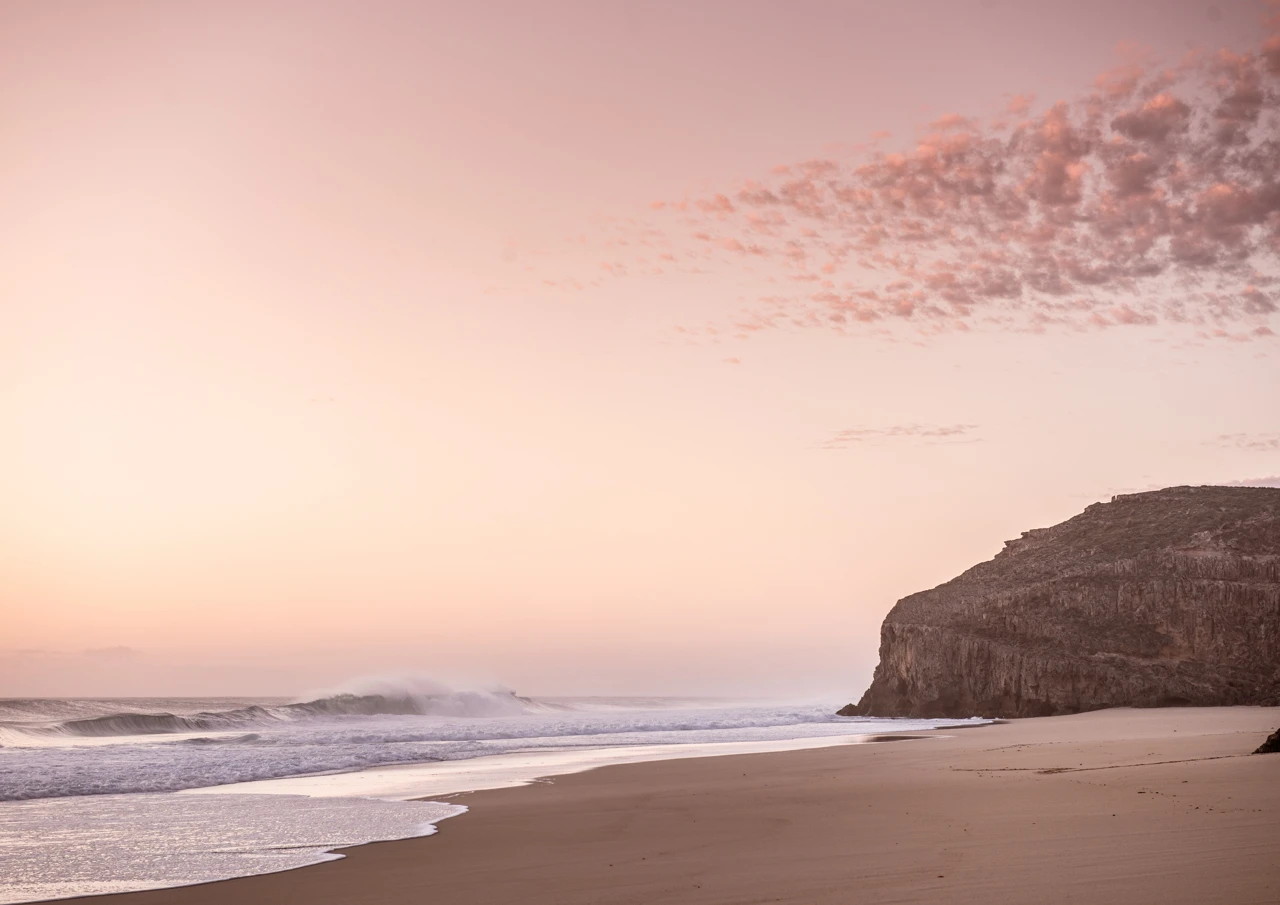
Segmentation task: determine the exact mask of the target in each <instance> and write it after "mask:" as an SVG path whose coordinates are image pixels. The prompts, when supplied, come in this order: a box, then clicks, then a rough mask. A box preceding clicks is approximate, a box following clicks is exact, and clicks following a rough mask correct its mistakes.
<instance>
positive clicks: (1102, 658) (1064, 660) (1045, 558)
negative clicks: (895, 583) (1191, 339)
mask: <svg viewBox="0 0 1280 905" xmlns="http://www.w3.org/2000/svg"><path fill="white" fill-rule="evenodd" d="M1219 704H1280V489H1269V488H1255V487H1173V488H1169V489H1167V490H1158V491H1155V492H1153V493H1136V494H1127V495H1124V496H1118V497H1115V498H1114V499H1112V501H1111V502H1110V503H1098V504H1095V505H1093V506H1090V507H1088V508H1087V509H1086V510H1085V511H1084V512H1083V513H1081V514H1080V515H1078V516H1076V517H1075V518H1073V519H1070V520H1069V521H1066V522H1063V523H1062V524H1060V525H1055V526H1054V527H1052V528H1042V529H1038V530H1035V531H1028V532H1026V533H1024V534H1023V535H1022V537H1021V538H1019V539H1018V540H1014V541H1009V542H1008V543H1007V544H1006V545H1005V549H1004V550H1003V551H1001V553H1000V554H998V555H997V556H996V557H995V558H994V559H992V560H991V561H990V562H985V563H982V564H981V565H977V566H974V567H973V568H972V569H970V570H969V571H967V572H965V573H964V574H963V575H961V576H960V577H959V578H955V579H953V580H952V581H949V582H947V583H946V584H944V585H940V586H938V587H936V588H934V589H933V590H931V591H923V592H921V593H919V594H913V595H911V596H910V597H905V598H903V599H902V600H900V601H898V603H897V605H896V606H894V608H893V609H892V610H891V611H890V612H889V615H888V616H887V617H886V618H885V621H884V626H883V627H882V629H881V635H880V665H879V666H877V667H876V671H875V677H874V678H873V680H872V682H871V687H870V688H868V689H867V692H866V694H864V695H863V696H862V699H861V701H859V702H858V704H857V707H856V710H857V712H858V713H860V714H864V715H869V716H929V717H933V716H941V717H963V716H971V715H982V716H1002V717H1022V716H1047V715H1051V714H1058V713H1077V712H1080V711H1083V710H1096V709H1099V708H1102V707H1122V706H1130V707H1158V706H1166V705H1219Z"/></svg>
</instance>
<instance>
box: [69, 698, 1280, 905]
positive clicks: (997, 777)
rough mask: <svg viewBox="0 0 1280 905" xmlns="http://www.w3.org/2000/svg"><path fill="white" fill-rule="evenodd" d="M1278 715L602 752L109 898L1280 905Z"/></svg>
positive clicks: (1197, 711)
mask: <svg viewBox="0 0 1280 905" xmlns="http://www.w3.org/2000/svg"><path fill="white" fill-rule="evenodd" d="M1277 726H1280V708H1256V707H1240V708H1187V709H1168V710H1108V711H1101V712H1097V713H1089V714H1082V715H1078V716H1067V717H1051V718H1045V719H1033V720H1019V721H1014V722H1011V723H1007V724H1001V725H995V726H989V727H984V728H974V729H965V730H963V731H954V732H947V731H939V732H934V733H919V735H922V736H934V737H931V738H927V739H925V740H919V741H917V740H912V741H893V742H885V743H881V744H862V745H848V746H840V747H835V748H824V749H817V750H808V751H793V752H785V753H771V754H752V755H742V756H732V757H711V758H701V759H688V760H674V761H665V762H660V763H644V764H628V765H621V766H612V767H605V768H603V769H600V770H596V771H593V772H590V773H583V774H578V775H571V776H564V777H560V778H557V779H555V780H554V781H551V782H542V783H537V784H534V785H531V786H527V787H523V788H518V789H505V790H500V791H493V792H480V793H475V794H468V795H461V796H457V797H456V798H454V799H452V800H454V801H458V802H460V803H463V804H466V805H468V806H469V807H470V808H471V811H470V813H468V814H465V815H463V816H461V817H456V818H453V819H450V820H447V821H445V822H444V823H442V824H441V825H440V832H439V833H438V834H437V835H435V836H432V837H430V838H425V839H411V840H405V841H400V842H383V843H376V844H373V845H368V846H363V847H360V848H354V849H348V850H347V851H346V852H345V854H346V855H347V857H346V858H345V859H343V860H341V861H335V862H330V863H327V864H322V865H317V866H314V867H308V868H304V869H302V870H296V871H290V872H287V873H282V874H272V875H267V876H260V877H248V878H244V879H238V880H228V881H223V882H219V883H211V884H206V885H203V886H193V887H187V888H183V889H171V890H157V891H153V892H144V893H128V894H123V895H116V896H111V897H109V898H107V897H99V898H98V899H97V900H90V899H85V900H73V901H85V902H88V901H100V903H101V905H108V903H109V905H161V903H174V905H231V903H248V905H259V903H262V905H266V903H272V905H277V903H305V905H322V903H323V905H327V903H346V905H356V903H361V905H410V903H412V905H422V903H428V902H433V903H448V905H472V903H476V905H479V903H484V905H495V903H526V905H541V903H547V905H551V903H555V905H574V903H583V905H585V903H591V905H604V903H609V905H623V903H627V905H633V903H634V905H641V903H659V902H661V903H667V902H670V903H764V902H794V903H857V902H868V903H871V902H874V903H895V902H901V903H906V902H912V903H924V902H929V903H983V905H999V903H1011V905H1012V903H1018V905H1025V903H1036V905H1056V903H1064V902H1074V903H1082V905H1084V903H1087V905H1107V903H1117V905H1121V903H1123V905H1143V903H1152V905H1156V903H1159V905H1169V903H1197V905H1203V903H1217V902H1220V903H1232V905H1248V903H1257V905H1276V903H1280V755H1256V756H1251V755H1249V753H1248V752H1250V751H1252V750H1253V749H1254V748H1255V747H1257V745H1258V744H1260V743H1261V742H1262V740H1263V739H1264V738H1265V737H1266V735H1267V734H1268V733H1270V732H1271V731H1273V730H1274V729H1275V728H1276V727H1277Z"/></svg>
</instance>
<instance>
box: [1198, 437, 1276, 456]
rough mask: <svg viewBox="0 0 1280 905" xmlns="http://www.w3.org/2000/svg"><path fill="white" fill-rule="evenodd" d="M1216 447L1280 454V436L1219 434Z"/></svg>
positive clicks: (1215, 440) (1214, 440)
mask: <svg viewBox="0 0 1280 905" xmlns="http://www.w3.org/2000/svg"><path fill="white" fill-rule="evenodd" d="M1212 443H1213V445H1214V446H1228V447H1233V448H1235V449H1251V450H1255V451H1257V452H1280V434H1219V435H1218V436H1217V437H1215V438H1214V439H1213V441H1212Z"/></svg>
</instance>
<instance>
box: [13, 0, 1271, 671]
mask: <svg viewBox="0 0 1280 905" xmlns="http://www.w3.org/2000/svg"><path fill="white" fill-rule="evenodd" d="M1275 12H1277V10H1276V9H1275V8H1274V7H1272V8H1270V11H1269V8H1268V7H1266V6H1265V5H1263V4H1259V3H1254V2H1241V3H1227V2H1218V3H1216V4H1215V3H1204V2H1197V3H1172V2H1165V0H1155V2H1132V3H1126V2H1119V3H1117V2H1105V3H1101V2H1100V3H1088V2H1085V3H1077V4H1070V5H1064V4H1058V3H1012V2H987V3H942V2H939V3H933V4H920V5H911V6H910V8H908V5H897V4H884V3H879V2H876V3H870V2H868V3H852V2H850V3H830V4H824V3H785V4H784V3H741V2H734V3H728V2H726V3H698V4H686V3H669V4H666V3H660V4H631V5H624V4H620V3H576V4H568V3H547V4H536V5H532V4H505V5H495V4H427V3H409V2H404V3H398V2H374V3H359V4H357V3H339V2H332V3H330V2H325V3H312V2H292V3H290V2H253V3H249V2H219V3H196V2H189V3H158V2H157V3H139V2H119V3H113V4H90V3H61V2H49V0H39V2H36V0H31V2H10V3H7V4H4V5H3V6H0V110H2V111H3V117H2V118H0V197H3V198H4V207H3V211H2V212H0V299H3V301H2V302H0V419H2V423H4V424H5V425H6V426H7V430H6V432H5V435H4V436H5V442H4V443H3V444H0V500H3V501H4V504H3V507H0V551H3V553H0V610H2V612H3V617H2V622H3V626H4V629H3V632H0V696H15V695H39V694H101V695H121V694H148V693H154V694H165V693H200V694H204V693H253V692H258V693H264V694H266V693H281V694H290V693H295V692H300V691H302V690H304V689H306V688H314V687H321V686H329V685H333V684H334V683H337V682H340V681H341V680H342V679H344V678H346V677H349V676H353V675H359V674H365V673H384V672H394V671H398V670H417V671H426V672H434V673H437V674H439V675H442V676H446V677H448V676H470V677H478V678H479V679H482V680H494V681H500V682H503V683H505V684H507V685H510V686H513V687H516V688H517V689H519V690H521V691H527V692H530V693H584V694H590V693H601V694H608V693H699V692H704V693H725V694H734V693H743V694H747V693H749V694H788V695H794V694H810V693H813V694H825V695H828V696H835V697H856V695H857V694H858V693H859V692H860V691H861V690H862V688H863V686H864V685H865V683H866V681H867V680H868V679H869V676H870V670H871V668H872V666H874V663H875V652H876V645H877V641H878V628H879V623H880V620H881V619H882V618H883V616H884V614H885V612H887V610H888V608H889V607H890V606H891V605H892V604H893V602H894V601H895V600H896V599H897V598H898V597H900V596H903V595H904V594H907V593H910V592H912V591H915V590H919V589H922V588H926V587H930V586H932V585H934V584H937V583H939V582H941V581H944V580H946V579H948V578H951V577H953V576H954V575H955V574H957V573H958V572H959V571H961V570H963V569H964V568H967V567H968V566H969V565H972V564H973V563H975V562H977V561H979V560H982V559H986V558H989V557H990V556H991V555H993V554H994V553H995V552H997V551H998V550H999V549H1000V547H1001V545H1002V542H1003V541H1004V540H1006V539H1008V538H1011V537H1015V536H1017V535H1018V534H1019V533H1020V532H1021V531H1023V530H1026V529H1028V528H1032V527H1036V526H1042V525H1046V524H1050V523H1053V522H1056V521H1060V520H1062V519H1063V518H1066V517H1069V516H1070V515H1072V514H1074V513H1075V512H1077V511H1078V510H1080V509H1081V508H1083V506H1084V505H1086V504H1088V503H1090V502H1093V501H1095V500H1098V499H1103V498H1106V497H1108V496H1109V495H1111V494H1112V493H1116V492H1123V491H1127V490H1140V489H1147V488H1151V487H1156V486H1165V485H1169V484H1179V483H1219V482H1231V481H1242V480H1257V479H1266V478H1268V477H1269V476H1278V475H1280V389H1278V388H1280V364H1278V361H1280V359H1278V358H1277V354H1278V352H1280V350H1278V348H1277V343H1280V339H1277V337H1276V336H1275V332H1280V316H1277V315H1276V313H1275V311H1276V300H1277V298H1280V283H1277V282H1276V280H1277V277H1278V276H1280V267H1278V266H1277V265H1278V264H1280V261H1278V258H1280V255H1278V248H1280V227H1278V225H1277V224H1278V222H1280V220H1278V218H1280V189H1278V188H1277V183H1276V173H1277V172H1278V171H1280V151H1277V148H1276V142H1277V140H1278V139H1280V122H1278V120H1277V115H1278V111H1280V105H1278V95H1280V38H1278V37H1276V34H1277V32H1276V30H1275V27H1274V23H1272V24H1268V23H1267V22H1266V21H1265V20H1266V18H1267V16H1268V15H1269V14H1271V13H1275ZM1222 48H1230V49H1231V50H1232V53H1230V54H1224V53H1222V52H1221V51H1222ZM886 133H887V134H886ZM966 186H967V188H966ZM1274 480H1275V481H1276V482H1277V483H1280V478H1276V479H1274Z"/></svg>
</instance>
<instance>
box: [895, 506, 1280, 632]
mask: <svg viewBox="0 0 1280 905" xmlns="http://www.w3.org/2000/svg"><path fill="white" fill-rule="evenodd" d="M1159 553H1182V554H1185V555H1191V556H1219V555H1232V556H1237V557H1246V558H1250V559H1261V560H1276V559H1280V488H1271V487H1213V486H1203V487H1168V488H1165V489H1164V490H1153V491H1150V492H1146V493H1127V494H1121V495H1119V496H1115V497H1112V499H1111V501H1110V502H1107V503H1094V504H1093V505H1092V506H1089V507H1088V508H1086V509H1085V510H1084V512H1082V513H1080V514H1079V515H1077V516H1075V517H1074V518H1071V519H1068V520H1067V521H1065V522H1062V523H1060V524H1057V525H1054V526H1052V527H1049V528H1036V529H1033V530H1031V531H1026V532H1024V533H1023V534H1022V536H1021V537H1020V538H1017V539H1016V540H1011V541H1007V542H1006V543H1005V547H1004V549H1003V550H1001V551H1000V552H999V553H998V554H996V556H995V558H994V559H991V560H988V561H987V562H984V563H980V564H978V565H976V566H974V567H973V568H971V569H969V570H968V571H966V572H964V573H963V574H962V575H960V576H959V577H957V578H954V579H952V580H951V581H948V582H946V583H945V584H942V585H939V586H938V587H936V588H933V589H932V590H928V591H922V592H920V593H918V594H913V595H911V596H910V597H905V598H903V599H902V600H901V601H899V603H898V605H897V606H896V607H894V612H893V613H891V614H890V618H891V619H892V618H894V617H895V616H897V617H901V616H904V615H908V614H910V613H912V611H914V610H916V609H917V608H919V607H921V606H926V607H927V606H928V605H929V604H931V603H933V602H936V601H938V600H939V599H940V598H942V597H944V596H945V597H952V596H959V597H969V596H972V595H987V594H991V593H999V592H1000V591H1001V590H1003V589H1005V588H1010V587H1025V586H1026V585H1028V584H1031V583H1034V582H1038V581H1044V580H1047V579H1050V578H1056V577H1062V576H1065V575H1069V574H1072V573H1078V572H1081V571H1086V570H1088V569H1089V568H1090V567H1093V566H1098V565H1102V564H1105V563H1112V562H1119V561H1123V560H1131V559H1134V558H1137V557H1139V556H1144V555H1151V554H1159Z"/></svg>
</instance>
